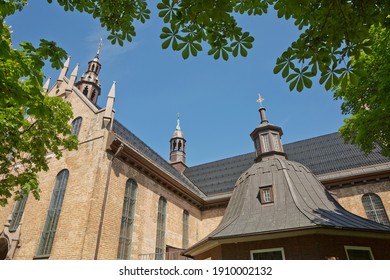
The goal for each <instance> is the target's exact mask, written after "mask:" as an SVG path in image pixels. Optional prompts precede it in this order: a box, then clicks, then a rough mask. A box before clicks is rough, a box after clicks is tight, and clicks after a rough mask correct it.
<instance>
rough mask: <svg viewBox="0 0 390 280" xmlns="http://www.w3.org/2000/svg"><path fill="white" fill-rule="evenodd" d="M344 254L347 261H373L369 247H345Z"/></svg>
mask: <svg viewBox="0 0 390 280" xmlns="http://www.w3.org/2000/svg"><path fill="white" fill-rule="evenodd" d="M345 252H346V254H347V257H348V259H349V260H373V259H374V257H373V256H372V252H371V248H370V247H358V246H345Z"/></svg>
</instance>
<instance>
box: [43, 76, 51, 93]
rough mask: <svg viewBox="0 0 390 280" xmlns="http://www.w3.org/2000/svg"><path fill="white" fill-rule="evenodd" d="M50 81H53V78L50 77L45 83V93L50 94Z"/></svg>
mask: <svg viewBox="0 0 390 280" xmlns="http://www.w3.org/2000/svg"><path fill="white" fill-rule="evenodd" d="M50 80H51V78H50V77H49V78H48V79H47V80H46V82H45V84H44V85H43V87H42V88H43V92H48V91H49V87H50Z"/></svg>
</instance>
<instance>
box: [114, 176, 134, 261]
mask: <svg viewBox="0 0 390 280" xmlns="http://www.w3.org/2000/svg"><path fill="white" fill-rule="evenodd" d="M136 196H137V183H136V182H135V181H134V180H133V179H129V180H127V182H126V189H125V197H124V202H123V210H122V221H121V229H120V236H119V246H118V255H117V258H118V259H120V260H129V259H130V256H131V243H132V238H133V225H134V214H135V203H136Z"/></svg>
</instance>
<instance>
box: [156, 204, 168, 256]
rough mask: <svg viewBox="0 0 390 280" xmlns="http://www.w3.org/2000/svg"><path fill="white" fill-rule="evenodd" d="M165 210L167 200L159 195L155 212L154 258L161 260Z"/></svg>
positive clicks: (163, 251) (163, 246)
mask: <svg viewBox="0 0 390 280" xmlns="http://www.w3.org/2000/svg"><path fill="white" fill-rule="evenodd" d="M166 212H167V200H166V199H165V198H164V197H160V200H159V201H158V213H157V234H156V258H155V259H156V260H163V259H164V254H165V222H166Z"/></svg>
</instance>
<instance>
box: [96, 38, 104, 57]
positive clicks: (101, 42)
mask: <svg viewBox="0 0 390 280" xmlns="http://www.w3.org/2000/svg"><path fill="white" fill-rule="evenodd" d="M102 46H103V39H102V38H100V43H99V44H98V50H97V52H96V55H95V57H96V58H99V54H100V50H101V49H102Z"/></svg>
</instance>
